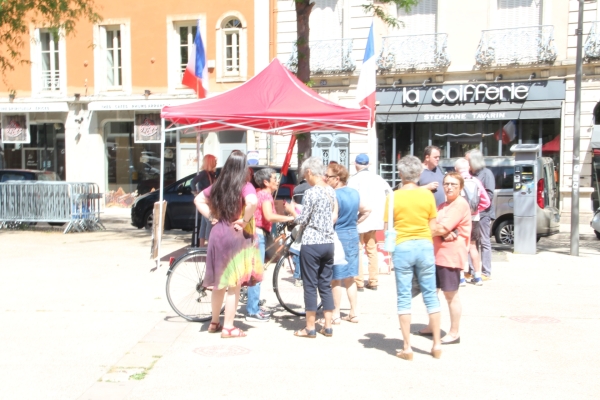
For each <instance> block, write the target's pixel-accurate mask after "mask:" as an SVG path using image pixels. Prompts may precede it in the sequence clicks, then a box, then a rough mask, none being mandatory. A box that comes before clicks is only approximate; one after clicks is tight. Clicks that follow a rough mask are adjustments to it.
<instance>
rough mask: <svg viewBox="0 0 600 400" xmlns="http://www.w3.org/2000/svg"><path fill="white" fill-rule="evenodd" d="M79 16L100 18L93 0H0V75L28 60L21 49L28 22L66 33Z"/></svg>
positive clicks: (96, 20)
mask: <svg viewBox="0 0 600 400" xmlns="http://www.w3.org/2000/svg"><path fill="white" fill-rule="evenodd" d="M82 18H85V19H87V20H89V21H90V22H92V23H95V22H98V21H100V20H101V17H100V15H98V13H97V11H96V8H95V4H94V0H0V74H1V75H3V76H4V75H5V74H6V72H7V71H12V70H14V69H15V66H16V65H22V64H27V63H29V60H28V59H27V58H24V57H23V55H22V49H23V46H24V44H25V41H26V40H29V29H30V26H31V25H33V26H36V27H45V28H48V29H50V30H51V31H53V32H54V34H55V35H58V34H59V32H60V33H61V34H63V33H64V34H65V35H69V34H72V33H74V32H75V25H76V23H77V21H78V20H80V19H82Z"/></svg>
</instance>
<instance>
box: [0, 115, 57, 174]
mask: <svg viewBox="0 0 600 400" xmlns="http://www.w3.org/2000/svg"><path fill="white" fill-rule="evenodd" d="M29 134H30V137H31V141H30V142H29V143H5V144H4V168H7V169H35V170H41V171H52V172H55V173H56V174H57V175H58V176H59V177H60V179H61V180H64V179H65V177H66V171H65V127H64V125H63V124H62V123H40V124H32V125H29Z"/></svg>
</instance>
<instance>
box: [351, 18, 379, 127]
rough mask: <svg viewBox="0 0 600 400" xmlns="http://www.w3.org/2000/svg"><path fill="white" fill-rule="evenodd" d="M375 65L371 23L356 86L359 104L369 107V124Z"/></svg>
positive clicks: (372, 104) (373, 108)
mask: <svg viewBox="0 0 600 400" xmlns="http://www.w3.org/2000/svg"><path fill="white" fill-rule="evenodd" d="M376 73H377V65H376V64H375V40H374V39H373V23H372V22H371V29H370V30H369V38H368V39H367V48H366V49H365V56H364V58H363V65H362V68H361V70H360V75H359V76H358V85H357V86H356V99H357V100H358V104H360V105H361V106H367V107H369V108H370V109H371V124H372V123H373V120H374V117H375V86H376V79H375V75H376Z"/></svg>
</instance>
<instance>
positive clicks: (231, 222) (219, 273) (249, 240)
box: [194, 150, 263, 338]
mask: <svg viewBox="0 0 600 400" xmlns="http://www.w3.org/2000/svg"><path fill="white" fill-rule="evenodd" d="M247 168H248V167H247V164H246V156H245V155H244V153H242V152H241V151H239V150H235V151H233V152H232V153H231V155H230V156H229V158H228V159H227V161H226V162H225V165H224V166H223V170H222V171H221V173H220V174H219V177H218V178H217V180H216V182H215V183H214V184H213V185H212V186H210V187H209V188H207V189H205V190H204V191H202V192H201V193H200V194H199V195H198V196H197V197H196V199H195V200H194V203H195V204H196V207H197V208H198V211H199V212H200V214H202V215H203V216H205V217H206V218H208V219H209V220H213V219H216V220H217V221H218V222H217V223H216V224H215V225H214V226H213V228H212V231H211V234H210V238H209V239H208V250H207V254H206V274H205V277H204V286H205V287H212V288H213V291H212V299H211V301H212V320H211V323H210V326H209V328H208V332H209V333H217V332H221V337H222V338H234V337H244V336H246V333H245V332H244V331H242V330H241V329H239V328H236V327H235V326H234V325H233V319H234V318H235V312H236V310H237V306H238V301H239V295H240V287H241V286H242V285H244V286H246V285H247V286H253V285H255V284H257V283H258V282H260V281H261V280H262V272H263V266H262V262H261V259H260V254H259V251H258V247H257V244H256V241H255V238H254V211H255V210H256V205H257V198H256V190H255V189H254V187H253V186H252V184H251V183H249V182H248V181H247ZM225 294H227V297H226V299H225V318H224V321H223V325H221V324H220V322H219V314H220V312H221V305H222V304H223V297H224V296H225Z"/></svg>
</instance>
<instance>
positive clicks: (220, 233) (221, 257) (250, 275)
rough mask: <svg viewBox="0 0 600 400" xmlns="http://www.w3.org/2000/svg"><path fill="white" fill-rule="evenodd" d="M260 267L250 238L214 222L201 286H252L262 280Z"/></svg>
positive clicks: (252, 239)
mask: <svg viewBox="0 0 600 400" xmlns="http://www.w3.org/2000/svg"><path fill="white" fill-rule="evenodd" d="M262 277H263V264H262V262H261V259H260V253H259V251H258V245H257V241H256V240H254V236H253V235H250V234H248V233H246V232H243V231H236V230H235V229H233V225H230V224H228V223H226V222H223V221H219V222H217V223H216V224H215V225H214V226H213V227H212V230H211V232H210V237H209V239H208V252H207V257H206V276H205V277H204V286H206V287H209V286H213V287H215V288H217V289H224V288H227V287H234V286H237V285H238V284H239V283H240V282H241V284H242V286H254V285H256V284H257V283H259V282H261V281H262Z"/></svg>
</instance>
